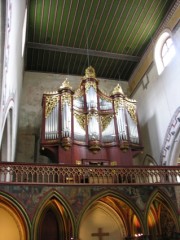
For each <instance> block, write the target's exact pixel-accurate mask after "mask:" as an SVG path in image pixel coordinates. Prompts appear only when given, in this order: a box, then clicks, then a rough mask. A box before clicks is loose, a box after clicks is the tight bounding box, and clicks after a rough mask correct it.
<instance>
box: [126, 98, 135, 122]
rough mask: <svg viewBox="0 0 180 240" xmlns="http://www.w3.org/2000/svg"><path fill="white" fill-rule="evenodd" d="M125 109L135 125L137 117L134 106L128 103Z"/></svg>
mask: <svg viewBox="0 0 180 240" xmlns="http://www.w3.org/2000/svg"><path fill="white" fill-rule="evenodd" d="M126 108H127V110H128V113H129V115H130V116H131V118H132V120H133V121H134V122H135V123H137V116H136V105H134V104H133V103H130V102H126Z"/></svg>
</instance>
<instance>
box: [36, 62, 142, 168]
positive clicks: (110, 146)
mask: <svg viewBox="0 0 180 240" xmlns="http://www.w3.org/2000/svg"><path fill="white" fill-rule="evenodd" d="M40 145H41V146H40V147H41V148H40V149H41V154H42V155H45V156H47V157H48V158H49V159H51V161H52V162H53V163H59V164H68V165H74V164H79V165H90V164H93V165H117V166H123V165H133V158H134V157H135V156H136V155H137V154H139V153H140V152H141V151H142V149H143V147H142V143H141V139H140V133H139V125H138V118H137V111H136V101H135V100H132V99H129V98H128V97H127V96H125V95H124V93H123V91H122V88H121V86H120V85H119V84H117V86H116V87H115V88H114V90H113V91H112V93H111V94H109V95H108V94H106V93H104V92H103V91H101V90H100V88H99V80H98V79H97V78H96V74H95V70H94V68H92V67H91V66H90V67H88V68H87V69H86V70H85V76H84V77H83V78H82V80H81V84H80V86H79V88H78V89H77V90H75V91H74V90H73V89H72V87H71V86H70V83H69V82H68V80H67V79H66V80H65V81H64V82H63V83H62V85H61V86H60V87H59V89H58V91H56V92H53V93H44V94H43V99H42V129H41V143H40Z"/></svg>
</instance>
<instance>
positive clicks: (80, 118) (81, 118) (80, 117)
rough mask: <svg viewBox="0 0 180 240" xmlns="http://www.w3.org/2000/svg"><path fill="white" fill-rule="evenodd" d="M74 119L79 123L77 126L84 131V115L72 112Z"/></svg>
mask: <svg viewBox="0 0 180 240" xmlns="http://www.w3.org/2000/svg"><path fill="white" fill-rule="evenodd" d="M74 117H75V118H76V120H77V122H78V123H79V125H80V126H81V127H82V128H83V129H84V130H86V117H85V114H80V113H77V112H74Z"/></svg>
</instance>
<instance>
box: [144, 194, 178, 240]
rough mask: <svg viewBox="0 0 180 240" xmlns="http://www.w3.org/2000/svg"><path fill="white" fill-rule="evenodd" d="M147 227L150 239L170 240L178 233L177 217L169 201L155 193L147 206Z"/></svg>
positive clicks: (166, 197)
mask: <svg viewBox="0 0 180 240" xmlns="http://www.w3.org/2000/svg"><path fill="white" fill-rule="evenodd" d="M148 206H149V207H148V212H147V227H148V231H149V234H150V236H151V238H152V239H156V238H158V239H172V238H173V236H174V234H175V232H178V231H179V227H178V217H177V216H176V213H175V212H176V211H175V210H174V208H173V206H172V203H171V200H170V199H168V196H167V195H166V196H164V195H163V194H162V193H160V192H156V193H155V194H154V196H153V197H152V198H151V201H150V203H149V204H148Z"/></svg>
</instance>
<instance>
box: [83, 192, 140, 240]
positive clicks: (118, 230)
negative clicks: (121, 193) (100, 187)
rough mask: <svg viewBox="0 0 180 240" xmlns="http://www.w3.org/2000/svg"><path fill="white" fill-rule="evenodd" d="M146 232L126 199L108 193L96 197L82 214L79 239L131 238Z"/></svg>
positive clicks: (108, 239) (106, 239) (107, 239)
mask: <svg viewBox="0 0 180 240" xmlns="http://www.w3.org/2000/svg"><path fill="white" fill-rule="evenodd" d="M143 233H144V227H143V224H142V221H141V219H140V217H139V215H138V214H137V213H136V212H135V210H134V208H133V207H131V206H130V205H129V204H128V203H127V202H126V201H125V200H124V199H122V198H120V197H118V196H113V195H106V196H102V197H99V198H98V199H95V200H94V201H93V202H92V204H90V206H89V207H87V209H85V211H84V213H83V214H82V217H81V220H80V224H79V232H78V239H80V240H110V239H119V240H121V239H125V238H126V239H128V237H129V239H131V237H135V236H136V235H138V234H139V235H140V234H143Z"/></svg>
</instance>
